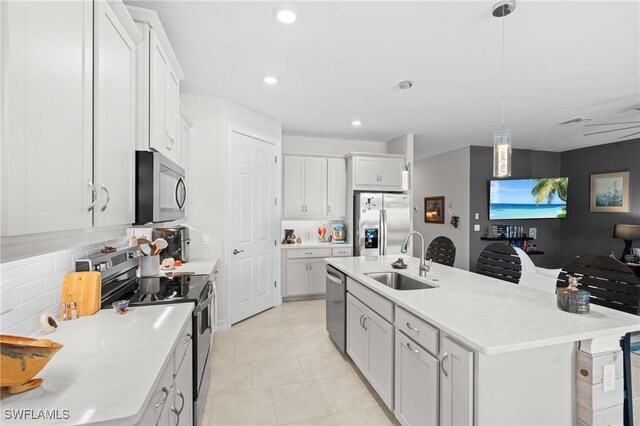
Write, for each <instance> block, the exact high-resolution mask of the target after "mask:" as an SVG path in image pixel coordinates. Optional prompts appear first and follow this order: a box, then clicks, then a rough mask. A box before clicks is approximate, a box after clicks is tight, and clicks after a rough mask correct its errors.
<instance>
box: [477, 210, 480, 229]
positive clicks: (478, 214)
mask: <svg viewBox="0 0 640 426" xmlns="http://www.w3.org/2000/svg"><path fill="white" fill-rule="evenodd" d="M478 219H480V213H476V220H478ZM478 231H479V229H478Z"/></svg>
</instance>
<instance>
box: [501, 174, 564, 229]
mask: <svg viewBox="0 0 640 426" xmlns="http://www.w3.org/2000/svg"><path fill="white" fill-rule="evenodd" d="M568 184H569V179H568V178H566V177H558V178H537V179H511V180H492V181H491V182H490V188H489V219H491V220H497V219H564V218H565V217H567V187H568Z"/></svg>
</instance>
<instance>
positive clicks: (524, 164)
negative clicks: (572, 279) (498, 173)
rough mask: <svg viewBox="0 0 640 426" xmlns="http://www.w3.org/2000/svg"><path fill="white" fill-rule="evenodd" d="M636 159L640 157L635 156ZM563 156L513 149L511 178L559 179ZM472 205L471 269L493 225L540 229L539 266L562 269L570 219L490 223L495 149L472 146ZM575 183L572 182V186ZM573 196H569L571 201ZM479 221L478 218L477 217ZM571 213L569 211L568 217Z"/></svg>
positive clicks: (557, 153)
mask: <svg viewBox="0 0 640 426" xmlns="http://www.w3.org/2000/svg"><path fill="white" fill-rule="evenodd" d="M636 158H637V157H636ZM560 159H561V156H560V153H559V152H548V151H533V150H528V149H514V150H513V162H512V165H511V178H513V179H520V178H523V179H524V178H541V177H559V176H564V175H562V174H561V167H560ZM470 160H471V161H470V163H471V164H470V169H471V171H470V176H469V179H470V203H469V213H470V215H471V221H470V222H471V225H470V230H469V270H470V271H475V268H476V260H477V259H478V255H480V253H481V252H482V250H483V249H484V247H486V246H487V245H489V244H490V243H491V242H490V241H482V240H480V237H481V236H483V235H484V234H485V228H487V227H490V226H491V225H492V224H508V225H522V226H524V227H525V229H527V230H528V229H529V228H530V227H535V228H537V233H538V237H537V240H536V243H537V244H538V249H539V250H542V251H544V252H545V254H544V255H536V256H531V259H532V260H533V261H534V263H535V264H536V265H537V266H542V267H545V268H559V267H560V266H561V265H560V260H559V259H560V229H561V222H563V221H566V220H567V219H528V220H494V221H490V220H489V193H488V191H489V184H488V182H489V180H491V179H493V148H492V147H486V146H472V147H471V155H470ZM571 185H572V182H571V180H569V187H571ZM570 199H571V195H569V200H570ZM476 213H478V214H479V215H480V219H478V220H476V219H475V214H476ZM571 214H572V212H571V211H570V210H569V215H571ZM476 224H479V225H480V232H476V231H474V230H473V229H474V225H476Z"/></svg>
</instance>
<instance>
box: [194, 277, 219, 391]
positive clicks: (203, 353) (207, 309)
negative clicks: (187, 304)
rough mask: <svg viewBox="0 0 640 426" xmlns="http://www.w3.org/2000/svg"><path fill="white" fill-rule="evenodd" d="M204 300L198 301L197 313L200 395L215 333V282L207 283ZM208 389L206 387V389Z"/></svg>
mask: <svg viewBox="0 0 640 426" xmlns="http://www.w3.org/2000/svg"><path fill="white" fill-rule="evenodd" d="M201 300H202V302H198V305H197V306H196V312H195V315H196V316H197V322H196V324H197V330H196V332H197V333H198V334H197V338H196V342H197V352H196V371H197V376H196V383H195V385H196V395H197V396H198V398H199V397H200V393H201V392H202V391H203V389H202V387H203V382H205V381H206V380H204V375H205V373H206V366H207V360H208V358H209V350H210V349H211V336H212V333H213V309H214V306H215V291H214V288H213V283H212V282H211V281H209V282H208V283H207V290H206V291H205V292H204V295H203V297H202V299H201ZM204 390H205V391H206V389H204Z"/></svg>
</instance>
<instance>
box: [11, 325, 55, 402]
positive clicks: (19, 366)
mask: <svg viewBox="0 0 640 426" xmlns="http://www.w3.org/2000/svg"><path fill="white" fill-rule="evenodd" d="M60 349H62V345H61V344H60V343H56V342H52V341H51V340H49V339H32V338H30V337H20V336H10V335H7V334H0V352H1V359H2V362H1V363H0V364H1V370H0V371H1V374H0V386H2V387H8V388H9V393H12V394H13V393H20V392H24V391H26V390H29V389H33V388H37V387H38V386H40V385H41V384H42V379H34V378H33V377H34V376H35V375H36V374H38V373H39V372H40V370H42V369H43V368H44V366H45V365H47V363H48V362H49V360H50V359H51V358H53V356H54V355H55V354H56V353H57V352H58V351H59V350H60Z"/></svg>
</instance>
